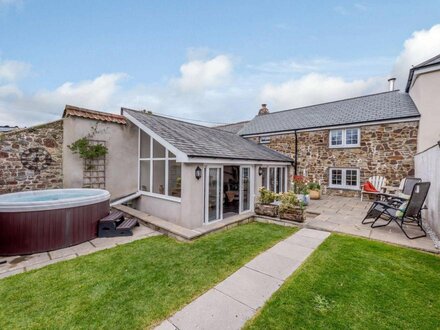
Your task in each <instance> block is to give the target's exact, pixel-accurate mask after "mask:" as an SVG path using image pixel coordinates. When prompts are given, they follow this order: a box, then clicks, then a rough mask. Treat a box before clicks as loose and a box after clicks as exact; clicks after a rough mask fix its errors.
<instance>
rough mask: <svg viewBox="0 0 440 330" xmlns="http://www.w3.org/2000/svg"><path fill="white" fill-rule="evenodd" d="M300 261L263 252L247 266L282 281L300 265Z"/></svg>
mask: <svg viewBox="0 0 440 330" xmlns="http://www.w3.org/2000/svg"><path fill="white" fill-rule="evenodd" d="M301 264H302V261H300V260H292V259H291V258H287V257H284V256H281V255H278V254H274V253H270V252H263V253H262V254H260V255H259V256H257V257H256V258H254V259H253V260H251V261H250V262H249V263H247V264H246V267H247V268H251V269H254V270H256V271H259V272H260V273H263V274H267V275H269V276H272V277H275V278H277V279H279V280H282V281H284V280H285V279H287V278H288V277H289V276H290V275H291V274H292V273H293V272H294V271H295V270H296V269H297V268H298V267H299V266H300V265H301Z"/></svg>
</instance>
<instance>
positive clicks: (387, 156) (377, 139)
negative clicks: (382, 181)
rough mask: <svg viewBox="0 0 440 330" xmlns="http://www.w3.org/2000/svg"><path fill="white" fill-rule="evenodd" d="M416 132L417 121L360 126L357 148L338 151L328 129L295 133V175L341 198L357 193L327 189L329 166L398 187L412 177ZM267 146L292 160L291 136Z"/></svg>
mask: <svg viewBox="0 0 440 330" xmlns="http://www.w3.org/2000/svg"><path fill="white" fill-rule="evenodd" d="M417 130H418V122H405V123H393V124H381V125H371V126H362V127H360V131H361V143H360V147H356V148H338V149H334V148H329V130H319V131H309V132H298V133H297V136H298V174H301V175H304V174H305V175H306V176H307V177H308V178H309V180H312V181H318V182H321V185H323V186H324V187H323V188H324V189H323V190H324V192H325V193H327V194H338V195H344V196H354V195H358V194H359V192H358V191H353V190H341V189H330V188H328V179H329V168H330V167H353V168H359V169H360V182H361V183H363V182H365V181H366V180H367V179H368V178H369V177H371V176H373V175H381V176H384V177H385V178H387V180H388V183H389V184H390V185H399V183H400V180H401V179H402V178H404V177H406V176H411V175H414V155H415V154H416V150H417ZM252 139H253V140H254V141H256V142H257V141H258V140H257V139H255V138H252ZM266 146H268V147H270V148H272V149H274V150H276V151H279V152H281V153H283V154H285V155H287V156H289V157H292V158H294V157H295V135H294V134H293V133H292V134H282V135H276V136H271V141H270V143H269V144H266Z"/></svg>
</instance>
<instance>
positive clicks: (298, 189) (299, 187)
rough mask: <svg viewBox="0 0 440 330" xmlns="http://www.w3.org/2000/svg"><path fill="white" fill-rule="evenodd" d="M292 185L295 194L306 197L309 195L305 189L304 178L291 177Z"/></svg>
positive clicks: (298, 176)
mask: <svg viewBox="0 0 440 330" xmlns="http://www.w3.org/2000/svg"><path fill="white" fill-rule="evenodd" d="M292 183H293V190H294V192H295V194H303V195H307V194H308V193H309V189H308V187H307V180H306V178H305V177H304V176H302V175H294V176H293V177H292Z"/></svg>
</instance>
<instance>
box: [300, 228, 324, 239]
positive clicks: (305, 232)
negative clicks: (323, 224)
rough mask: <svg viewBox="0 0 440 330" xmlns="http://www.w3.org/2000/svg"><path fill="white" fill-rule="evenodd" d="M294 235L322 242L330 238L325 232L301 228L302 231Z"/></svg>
mask: <svg viewBox="0 0 440 330" xmlns="http://www.w3.org/2000/svg"><path fill="white" fill-rule="evenodd" d="M296 235H299V236H305V237H311V238H320V239H322V240H325V239H326V238H327V237H329V236H330V233H329V232H327V231H322V230H315V229H309V228H303V229H301V230H299V231H298V232H297V233H296Z"/></svg>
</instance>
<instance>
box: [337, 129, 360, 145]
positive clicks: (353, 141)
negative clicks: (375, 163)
mask: <svg viewBox="0 0 440 330" xmlns="http://www.w3.org/2000/svg"><path fill="white" fill-rule="evenodd" d="M360 134H361V133H360V129H359V128H346V129H334V130H331V131H330V139H329V140H330V148H352V147H359V146H360Z"/></svg>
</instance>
